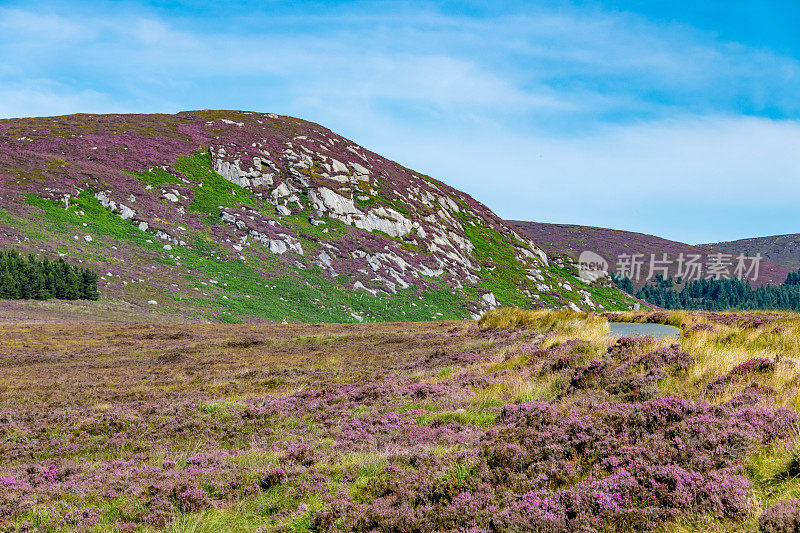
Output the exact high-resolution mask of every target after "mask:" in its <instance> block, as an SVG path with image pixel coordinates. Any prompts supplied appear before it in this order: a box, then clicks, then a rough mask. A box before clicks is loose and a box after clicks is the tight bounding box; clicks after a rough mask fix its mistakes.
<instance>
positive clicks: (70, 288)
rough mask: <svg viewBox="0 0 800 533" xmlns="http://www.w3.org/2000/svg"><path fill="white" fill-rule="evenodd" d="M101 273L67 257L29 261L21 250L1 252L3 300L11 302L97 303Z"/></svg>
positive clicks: (0, 269) (29, 258)
mask: <svg viewBox="0 0 800 533" xmlns="http://www.w3.org/2000/svg"><path fill="white" fill-rule="evenodd" d="M99 297H100V292H99V291H98V290H97V274H96V273H95V272H92V271H91V270H89V269H86V268H80V267H77V266H74V265H70V264H69V263H67V262H66V261H65V260H64V259H63V258H61V257H59V258H58V259H57V260H55V261H50V260H49V259H47V258H46V257H45V258H44V259H43V260H42V261H39V260H38V259H36V257H35V256H34V255H33V254H30V255H28V258H27V259H25V258H24V257H22V256H21V255H20V254H19V253H18V252H17V251H15V250H11V251H2V250H0V298H5V299H10V300H49V299H51V298H55V299H58V300H97V299H98V298H99Z"/></svg>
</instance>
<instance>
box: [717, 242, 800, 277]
mask: <svg viewBox="0 0 800 533" xmlns="http://www.w3.org/2000/svg"><path fill="white" fill-rule="evenodd" d="M702 246H707V247H709V248H714V249H717V250H722V251H724V252H727V253H731V254H740V253H743V254H746V255H755V254H757V253H760V254H761V255H762V256H763V257H764V258H765V259H767V260H768V261H771V262H772V263H775V264H778V265H783V266H785V267H789V268H791V269H794V270H797V269H799V268H800V233H792V234H789V235H772V236H770V237H754V238H751V239H740V240H738V241H728V242H715V243H712V244H703V245H702Z"/></svg>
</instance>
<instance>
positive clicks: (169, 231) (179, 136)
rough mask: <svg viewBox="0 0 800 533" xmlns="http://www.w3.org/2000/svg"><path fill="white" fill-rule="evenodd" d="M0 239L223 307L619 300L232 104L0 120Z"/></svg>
mask: <svg viewBox="0 0 800 533" xmlns="http://www.w3.org/2000/svg"><path fill="white" fill-rule="evenodd" d="M0 184H2V193H0V247H2V248H6V249H12V248H13V249H16V250H19V251H20V252H22V253H25V254H27V253H29V252H31V253H34V254H37V255H38V256H39V257H40V258H42V257H49V258H51V259H53V258H57V257H59V256H63V257H65V258H67V259H68V260H69V261H71V262H74V263H76V264H79V265H82V266H85V267H89V268H91V269H93V270H94V271H96V272H98V273H99V274H101V277H100V280H99V287H100V292H101V297H102V298H104V299H105V300H106V301H111V302H121V303H124V304H129V305H133V306H139V307H141V308H151V309H154V310H156V311H157V312H159V313H166V314H170V315H174V316H185V317H200V318H204V319H211V320H221V321H224V322H245V321H263V320H266V321H278V322H280V321H284V320H285V321H288V322H315V321H316V322H360V321H397V320H430V319H458V318H469V317H477V316H479V315H480V313H481V312H483V311H485V310H486V309H489V308H491V307H495V306H498V305H517V306H522V307H526V308H555V307H565V306H572V307H575V308H581V309H627V308H628V307H629V305H630V302H631V300H630V299H629V298H628V297H627V296H626V295H624V294H623V293H621V292H620V291H617V290H616V289H615V288H613V287H611V286H609V284H608V283H595V284H591V285H590V284H586V283H584V282H582V281H580V280H579V279H577V278H576V271H575V269H574V268H568V267H565V266H560V265H559V264H553V263H551V262H549V261H547V259H546V257H545V255H544V254H543V253H542V252H541V250H540V249H539V248H538V247H537V246H536V244H535V243H534V242H532V241H531V240H530V239H526V238H524V237H523V236H521V235H519V234H518V233H516V232H515V231H514V230H513V229H512V228H510V227H509V226H508V225H506V224H505V223H504V222H503V221H502V220H500V219H499V218H498V217H497V216H496V215H494V214H493V213H492V212H491V211H489V210H488V209H487V208H486V207H485V206H483V205H482V204H480V203H479V202H477V201H475V200H474V199H472V198H470V197H469V196H468V195H466V194H464V193H461V192H460V191H457V190H455V189H452V188H451V187H448V186H447V185H445V184H443V183H441V182H438V181H436V180H433V179H432V178H430V177H428V176H423V175H421V174H419V173H416V172H413V171H410V170H408V169H406V168H404V167H402V166H400V165H398V164H396V163H393V162H391V161H388V160H386V159H384V158H381V157H380V156H378V155H377V154H373V153H371V152H369V151H367V150H365V149H364V148H362V147H360V146H358V145H356V144H355V143H353V142H351V141H349V140H347V139H343V138H341V137H339V136H337V135H336V134H334V133H333V132H330V131H329V130H326V129H324V128H322V127H321V126H319V125H316V124H312V123H309V122H306V121H302V120H299V119H294V118H291V117H280V116H277V115H272V114H257V113H249V112H235V111H201V112H200V111H199V112H187V113H180V114H177V115H73V116H67V117H48V118H38V119H18V120H0Z"/></svg>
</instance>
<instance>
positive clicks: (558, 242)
mask: <svg viewBox="0 0 800 533" xmlns="http://www.w3.org/2000/svg"><path fill="white" fill-rule="evenodd" d="M508 223H509V224H511V225H512V226H514V228H515V229H517V230H518V231H520V232H521V233H524V234H525V235H526V236H528V237H529V238H530V239H532V240H534V241H535V242H536V243H537V244H538V245H539V246H540V247H541V248H542V249H543V250H544V251H545V252H547V253H548V254H550V255H561V254H563V255H567V256H569V257H572V258H573V259H577V258H578V256H579V255H580V254H581V252H583V251H586V250H588V251H592V252H595V253H598V254H599V255H601V256H602V257H603V258H604V259H606V261H608V264H609V267H610V268H611V269H612V270H613V269H614V268H615V266H616V265H617V258H618V257H619V256H620V255H622V254H644V262H645V265H644V267H643V269H642V273H643V277H646V276H647V275H648V274H649V261H650V254H655V255H656V257H657V258H658V259H660V258H662V257H663V254H667V256H668V258H669V259H675V258H677V257H678V256H679V255H680V254H684V256H685V257H688V256H689V255H700V256H701V258H702V259H701V263H703V264H704V265H705V264H706V262H707V260H708V256H710V255H713V254H715V253H719V252H725V253H730V254H733V255H738V254H739V253H741V252H744V253H745V255H748V256H750V255H751V254H748V253H746V251H745V249H741V251H734V249H727V250H726V249H724V248H717V247H716V245H702V246H693V245H690V244H684V243H682V242H676V241H670V240H667V239H662V238H660V237H656V236H653V235H646V234H643V233H635V232H631V231H622V230H615V229H608V228H595V227H591V226H576V225H570V224H547V223H541V222H522V221H509V222H508ZM753 255H754V254H753ZM762 255H763V254H762ZM765 258H766V256H765ZM767 259H769V258H767ZM748 266H749V263H748ZM733 268H735V266H732V269H731V270H733ZM676 269H677V262H674V261H673V262H672V263H671V264H670V268H669V273H670V274H671V275H675V274H676V273H677V272H676ZM794 270H796V269H792V268H790V267H789V266H786V265H782V264H776V263H775V262H772V261H761V262H760V267H759V277H758V279H757V280H756V281H754V282H753V285H754V286H758V285H763V284H766V283H772V284H780V283H783V282H784V281H786V276H787V275H788V274H789V273H790V272H792V271H794ZM634 281H635V280H634ZM643 284H644V280H643V279H640V280H639V282H638V283H636V282H635V285H636V286H637V287H638V286H641V285H643Z"/></svg>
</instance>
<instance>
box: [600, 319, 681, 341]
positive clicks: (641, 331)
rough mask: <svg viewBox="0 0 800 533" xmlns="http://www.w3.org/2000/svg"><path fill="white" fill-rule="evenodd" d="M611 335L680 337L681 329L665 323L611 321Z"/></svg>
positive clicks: (609, 325) (657, 337) (660, 337)
mask: <svg viewBox="0 0 800 533" xmlns="http://www.w3.org/2000/svg"><path fill="white" fill-rule="evenodd" d="M608 329H609V330H611V331H610V332H609V335H613V336H615V337H646V336H648V335H649V336H650V337H653V338H654V339H666V338H675V339H677V338H679V337H680V333H681V330H679V329H678V328H676V327H675V326H667V325H664V324H634V323H633V322H609V323H608Z"/></svg>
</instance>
